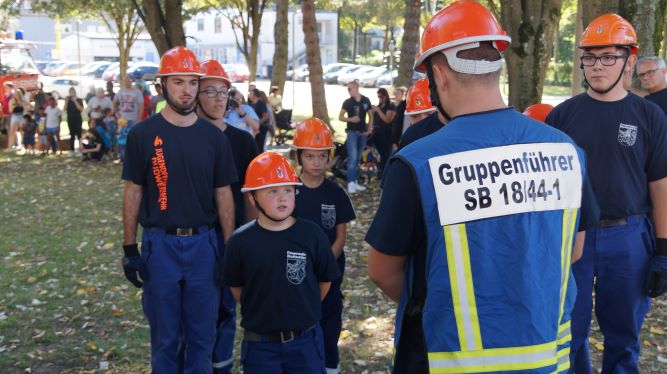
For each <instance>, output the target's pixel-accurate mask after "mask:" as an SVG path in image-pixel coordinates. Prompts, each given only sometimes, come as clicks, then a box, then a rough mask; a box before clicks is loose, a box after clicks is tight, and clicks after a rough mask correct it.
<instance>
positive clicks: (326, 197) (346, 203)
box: [292, 118, 356, 373]
mask: <svg viewBox="0 0 667 374" xmlns="http://www.w3.org/2000/svg"><path fill="white" fill-rule="evenodd" d="M292 147H294V148H295V149H296V155H297V156H296V157H297V160H298V163H299V165H301V173H300V174H299V179H300V180H301V182H302V183H303V185H301V186H298V187H297V191H298V193H297V195H296V208H295V209H294V216H296V217H300V218H306V219H309V220H311V221H313V222H315V223H317V225H318V226H319V227H320V228H321V229H322V230H323V231H324V233H325V234H326V236H327V239H328V240H329V243H330V244H331V249H332V251H333V254H334V256H335V257H336V259H337V262H338V267H339V269H340V273H341V276H340V277H339V278H337V279H335V280H334V281H333V282H332V283H331V289H329V293H327V295H326V297H325V298H324V300H322V320H321V321H320V326H322V331H323V333H324V359H325V363H326V367H327V373H338V372H340V365H339V363H340V357H339V352H338V338H339V337H340V332H341V328H342V313H343V295H342V293H341V284H342V281H343V272H344V270H345V253H343V247H344V246H345V240H346V238H347V223H348V222H350V221H352V220H353V219H355V218H356V215H355V212H354V208H353V207H352V202H351V201H350V198H349V197H348V195H347V193H345V190H344V189H343V188H342V187H341V186H340V185H338V184H337V183H335V182H332V181H331V180H329V179H327V178H326V172H327V167H328V165H329V161H330V156H331V151H332V149H333V148H334V144H333V135H332V134H331V132H330V131H329V128H328V127H327V125H326V124H325V123H324V122H323V121H321V120H320V119H318V118H309V119H307V120H305V121H302V122H300V123H298V124H297V125H296V129H295V132H294V142H293V144H292Z"/></svg>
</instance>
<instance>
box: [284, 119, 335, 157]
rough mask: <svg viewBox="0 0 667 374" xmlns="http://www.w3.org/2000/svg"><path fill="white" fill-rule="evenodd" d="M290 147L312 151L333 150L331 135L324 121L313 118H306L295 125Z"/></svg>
mask: <svg viewBox="0 0 667 374" xmlns="http://www.w3.org/2000/svg"><path fill="white" fill-rule="evenodd" d="M292 147H294V148H296V149H312V150H327V149H333V148H334V144H333V135H332V134H331V131H329V128H328V127H327V124H326V123H324V121H322V120H321V119H319V118H315V117H312V118H308V119H307V120H304V121H301V122H299V123H298V124H297V125H296V129H295V131H294V142H293V143H292Z"/></svg>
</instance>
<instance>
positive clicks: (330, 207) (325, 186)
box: [292, 178, 356, 276]
mask: <svg viewBox="0 0 667 374" xmlns="http://www.w3.org/2000/svg"><path fill="white" fill-rule="evenodd" d="M292 215H293V216H295V217H300V218H305V219H308V220H310V221H313V222H315V223H316V224H317V225H318V226H320V227H321V228H322V230H323V231H324V233H325V234H326V236H327V238H328V239H329V243H330V244H333V242H334V241H335V240H336V226H337V225H339V224H341V223H348V222H350V221H352V220H353V219H355V218H356V214H355V212H354V207H353V206H352V201H350V197H349V196H347V192H345V190H344V189H343V188H342V187H341V186H340V185H339V184H338V183H335V182H332V181H330V180H329V179H326V178H325V179H324V181H323V182H322V184H320V185H319V186H318V187H316V188H308V187H306V186H305V185H302V186H298V187H297V188H296V206H295V208H294V213H293V214H292ZM337 261H338V266H339V268H340V271H341V276H342V273H343V271H344V269H345V254H344V253H342V254H341V255H340V256H339V257H338V259H337Z"/></svg>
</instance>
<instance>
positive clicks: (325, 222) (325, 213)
mask: <svg viewBox="0 0 667 374" xmlns="http://www.w3.org/2000/svg"><path fill="white" fill-rule="evenodd" d="M322 226H324V228H325V229H327V230H331V229H333V228H334V226H336V206H335V205H328V204H322Z"/></svg>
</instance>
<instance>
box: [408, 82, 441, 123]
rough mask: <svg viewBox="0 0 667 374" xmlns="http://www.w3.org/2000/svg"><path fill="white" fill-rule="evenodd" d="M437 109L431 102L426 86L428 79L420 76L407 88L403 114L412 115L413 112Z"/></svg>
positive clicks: (418, 112) (419, 112) (426, 111)
mask: <svg viewBox="0 0 667 374" xmlns="http://www.w3.org/2000/svg"><path fill="white" fill-rule="evenodd" d="M435 110H437V109H436V108H435V107H434V106H433V104H432V103H431V96H430V92H429V88H428V79H427V78H421V79H419V80H417V81H416V82H415V83H414V84H413V85H412V86H410V88H408V98H407V99H406V104H405V114H406V115H409V116H412V115H415V114H421V113H428V112H433V111H435Z"/></svg>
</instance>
